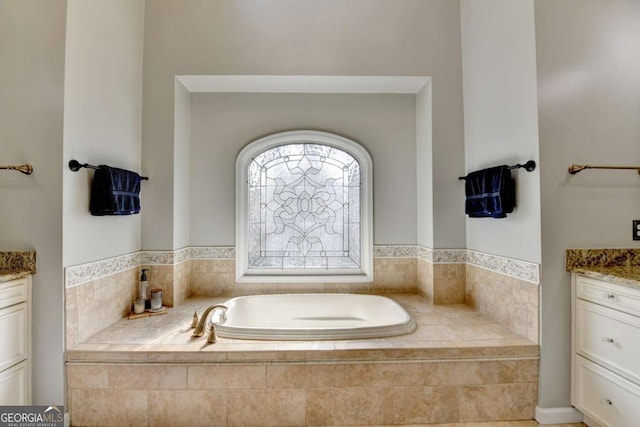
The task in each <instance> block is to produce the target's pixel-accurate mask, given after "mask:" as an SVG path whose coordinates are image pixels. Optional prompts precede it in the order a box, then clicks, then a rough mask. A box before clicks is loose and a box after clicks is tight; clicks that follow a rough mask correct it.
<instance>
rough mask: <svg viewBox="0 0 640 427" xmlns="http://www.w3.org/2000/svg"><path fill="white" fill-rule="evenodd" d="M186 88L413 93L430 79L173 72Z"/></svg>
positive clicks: (208, 91)
mask: <svg viewBox="0 0 640 427" xmlns="http://www.w3.org/2000/svg"><path fill="white" fill-rule="evenodd" d="M176 80H178V81H179V82H180V83H182V85H183V86H184V87H185V88H186V89H187V90H188V91H189V92H207V93H241V92H250V93H404V94H416V93H418V92H420V90H421V89H422V88H423V87H424V86H425V85H426V84H427V83H428V82H430V81H431V77H426V76H311V75H306V76H305V75H303V76H294V75H266V76H265V75H244V76H238V75H235V76H234V75H191V76H187V75H183V76H176Z"/></svg>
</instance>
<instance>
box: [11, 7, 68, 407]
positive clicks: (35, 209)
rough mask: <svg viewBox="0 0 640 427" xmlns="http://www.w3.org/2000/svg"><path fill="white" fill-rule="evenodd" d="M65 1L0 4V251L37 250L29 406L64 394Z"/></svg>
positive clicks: (59, 401) (55, 400) (61, 398)
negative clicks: (15, 168) (14, 167)
mask: <svg viewBox="0 0 640 427" xmlns="http://www.w3.org/2000/svg"><path fill="white" fill-rule="evenodd" d="M65 6H66V2H65V1H64V0H51V1H47V2H42V1H39V0H22V1H15V0H0V64H2V65H1V66H0V163H2V164H3V165H5V164H22V163H31V164H32V165H33V167H34V173H33V175H30V176H26V175H22V174H20V173H18V172H9V171H2V172H0V200H2V203H0V218H2V220H1V221H0V248H1V249H2V250H21V249H27V250H36V252H37V266H36V268H37V273H36V274H35V275H34V276H33V339H32V344H33V347H32V353H33V376H32V384H33V403H34V404H38V405H50V404H58V405H61V404H62V403H63V401H64V393H63V357H62V352H63V341H64V337H63V326H62V325H63V320H62V316H63V314H62V312H63V306H64V305H63V300H62V298H63V296H62V291H63V284H62V169H63V160H62V117H63V116H62V114H63V83H64V38H65V19H66V7H65Z"/></svg>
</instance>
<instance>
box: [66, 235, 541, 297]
mask: <svg viewBox="0 0 640 427" xmlns="http://www.w3.org/2000/svg"><path fill="white" fill-rule="evenodd" d="M373 256H374V258H417V259H419V260H422V261H427V262H430V263H433V264H472V265H476V266H478V267H482V268H486V269H488V270H492V271H495V272H498V273H502V274H506V275H508V276H512V277H515V278H518V279H522V280H525V281H527V282H531V283H536V284H539V283H540V278H539V271H540V268H539V265H538V264H534V263H531V262H527V261H521V260H517V259H513V258H506V257H501V256H497V255H491V254H486V253H483V252H477V251H472V250H469V249H432V248H428V247H426V246H421V245H376V246H374V248H373ZM193 259H225V260H229V259H231V260H233V259H235V247H233V246H203V247H186V248H182V249H177V250H175V251H139V252H135V253H131V254H126V255H122V256H117V257H113V258H107V259H104V260H99V261H94V262H90V263H86V264H79V265H74V266H69V267H66V268H65V269H64V273H65V287H66V288H72V287H74V286H78V285H81V284H83V283H86V282H90V281H92V280H96V279H100V278H102V277H106V276H110V275H112V274H116V273H119V272H121V271H125V270H129V269H131V268H137V267H140V266H143V265H176V264H179V263H181V262H184V261H188V260H193Z"/></svg>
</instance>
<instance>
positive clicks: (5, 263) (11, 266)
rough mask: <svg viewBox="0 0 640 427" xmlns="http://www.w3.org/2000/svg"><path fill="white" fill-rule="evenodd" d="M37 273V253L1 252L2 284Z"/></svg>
mask: <svg viewBox="0 0 640 427" xmlns="http://www.w3.org/2000/svg"><path fill="white" fill-rule="evenodd" d="M35 272H36V253H35V251H0V283H1V282H8V281H10V280H16V279H21V278H23V277H27V276H28V275H30V274H35Z"/></svg>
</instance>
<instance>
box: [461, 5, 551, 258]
mask: <svg viewBox="0 0 640 427" xmlns="http://www.w3.org/2000/svg"><path fill="white" fill-rule="evenodd" d="M461 18H462V65H463V81H464V130H465V163H466V171H467V172H472V171H474V170H478V169H482V168H486V167H491V166H497V165H502V164H509V165H512V164H516V163H524V162H526V161H527V160H535V161H536V163H539V162H538V111H537V108H538V103H537V101H538V100H537V81H536V46H535V24H534V8H533V0H523V1H512V0H462V1H461ZM539 171H540V169H536V170H535V171H534V172H526V171H525V170H524V169H520V170H513V171H512V176H513V177H514V178H515V180H516V204H517V206H516V208H515V209H514V211H513V213H512V214H509V215H508V216H507V218H504V219H493V218H467V224H466V226H467V245H466V247H467V248H468V249H472V250H476V251H480V252H486V253H490V254H495V255H502V256H506V257H510V258H516V259H522V260H526V261H531V262H535V263H540V257H541V254H540V251H541V249H540V245H541V243H540V172H539ZM461 175H462V174H461ZM459 186H460V187H461V188H464V183H463V181H461V182H460V184H459ZM463 191H464V190H463Z"/></svg>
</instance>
